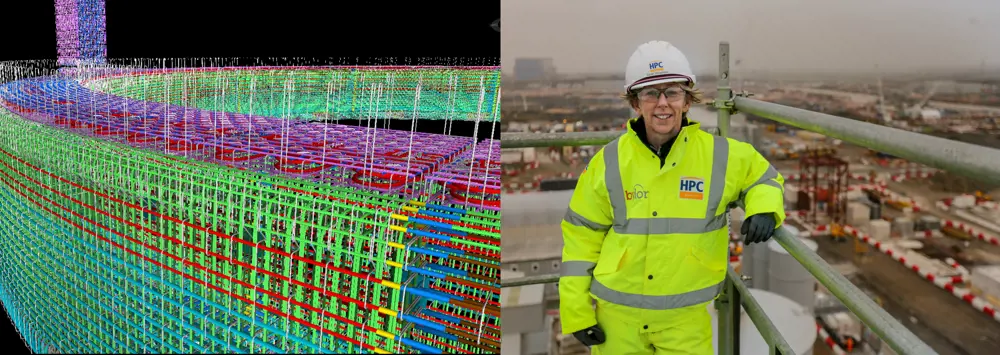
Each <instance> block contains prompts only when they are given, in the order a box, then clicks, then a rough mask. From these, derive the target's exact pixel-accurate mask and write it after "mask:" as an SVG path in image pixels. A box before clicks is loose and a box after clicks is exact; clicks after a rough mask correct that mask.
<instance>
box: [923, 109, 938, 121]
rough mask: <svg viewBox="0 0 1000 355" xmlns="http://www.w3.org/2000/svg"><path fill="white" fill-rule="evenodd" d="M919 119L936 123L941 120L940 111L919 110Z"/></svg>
mask: <svg viewBox="0 0 1000 355" xmlns="http://www.w3.org/2000/svg"><path fill="white" fill-rule="evenodd" d="M920 118H922V119H923V120H924V121H937V120H940V119H941V111H938V110H935V109H930V108H925V109H923V110H920Z"/></svg>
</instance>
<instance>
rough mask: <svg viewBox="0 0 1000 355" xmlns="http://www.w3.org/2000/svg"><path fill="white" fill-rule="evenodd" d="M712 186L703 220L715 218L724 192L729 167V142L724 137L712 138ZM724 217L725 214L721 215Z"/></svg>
mask: <svg viewBox="0 0 1000 355" xmlns="http://www.w3.org/2000/svg"><path fill="white" fill-rule="evenodd" d="M712 138H714V140H713V141H712V177H711V178H712V185H711V187H709V188H708V190H709V191H708V211H707V212H706V214H705V219H709V220H710V219H712V218H715V211H716V210H718V209H719V203H721V202H722V194H723V193H724V192H725V190H726V170H728V166H729V140H727V139H726V137H721V136H712ZM723 215H725V214H723Z"/></svg>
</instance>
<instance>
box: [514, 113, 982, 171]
mask: <svg viewBox="0 0 1000 355" xmlns="http://www.w3.org/2000/svg"><path fill="white" fill-rule="evenodd" d="M735 106H736V108H737V109H738V110H740V111H741V112H746V113H749V114H752V115H755V116H760V117H763V118H767V119H771V120H774V121H777V122H781V123H784V124H787V125H791V126H795V127H798V128H802V129H805V130H809V131H813V132H817V133H821V134H823V135H826V136H828V137H833V138H836V139H840V140H842V141H845V142H850V143H854V144H857V145H861V146H864V147H867V148H870V149H874V150H877V151H880V152H884V153H888V154H892V155H895V156H898V157H900V158H903V159H906V160H909V161H913V162H917V163H921V164H924V165H928V166H931V167H935V168H938V169H942V170H947V171H948V172H952V173H957V174H960V175H963V176H966V177H969V178H972V179H977V180H980V181H984V182H989V183H997V182H1000V160H997V159H995V158H996V157H997V156H1000V150H998V149H992V148H986V147H982V146H978V145H974V144H969V143H963V142H959V141H953V140H950V139H944V138H938V137H934V136H930V135H926V134H920V133H915V132H909V131H904V130H901V129H896V128H890V127H886V126H881V125H877V124H872V123H867V122H861V121H857V120H852V119H848V118H843V117H838V116H834V115H828V114H824V113H819V112H813V111H808V110H803V109H798V108H794V107H788V106H783V105H778V104H773V103H770V102H764V101H759V100H753V99H748V98H745V97H737V98H736V99H735ZM504 139H507V137H506V136H505V137H504ZM927 147H934V149H927Z"/></svg>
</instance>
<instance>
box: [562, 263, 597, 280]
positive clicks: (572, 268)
mask: <svg viewBox="0 0 1000 355" xmlns="http://www.w3.org/2000/svg"><path fill="white" fill-rule="evenodd" d="M595 267H597V263H592V262H589V261H563V262H562V265H559V268H560V269H561V271H560V272H559V277H566V276H594V268H595Z"/></svg>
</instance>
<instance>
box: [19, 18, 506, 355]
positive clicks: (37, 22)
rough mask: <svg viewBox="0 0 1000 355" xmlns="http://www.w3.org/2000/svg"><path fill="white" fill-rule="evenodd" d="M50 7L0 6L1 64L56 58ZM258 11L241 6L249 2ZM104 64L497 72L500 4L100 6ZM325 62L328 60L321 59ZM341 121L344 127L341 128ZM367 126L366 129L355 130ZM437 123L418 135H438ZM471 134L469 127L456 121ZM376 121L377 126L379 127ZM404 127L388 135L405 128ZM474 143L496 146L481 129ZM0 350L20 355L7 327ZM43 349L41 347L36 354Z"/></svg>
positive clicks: (458, 130)
mask: <svg viewBox="0 0 1000 355" xmlns="http://www.w3.org/2000/svg"><path fill="white" fill-rule="evenodd" d="M54 3H55V1H53V0H16V1H4V5H3V10H2V11H3V13H4V16H3V20H2V21H0V38H2V39H3V41H2V42H0V61H6V60H24V59H56V28H55V21H56V18H55V4H54ZM254 3H256V5H249V4H254ZM105 9H106V15H107V20H106V29H107V46H108V58H112V59H113V58H204V57H227V58H228V57H263V58H271V59H268V60H269V61H270V62H272V63H276V64H281V63H282V62H286V63H287V62H288V61H287V60H286V59H283V58H290V57H307V58H320V59H323V58H349V59H347V60H344V59H332V60H335V61H340V62H342V63H340V64H345V65H367V64H382V65H418V64H420V65H499V64H500V61H499V57H500V33H499V32H497V31H495V30H494V29H493V28H491V27H490V24H491V23H492V22H493V21H495V20H497V19H499V18H500V1H499V0H487V1H463V2H459V1H454V0H436V1H368V2H364V1H335V0H325V1H320V0H310V1H297V0H281V1H260V2H253V1H223V0H200V1H190V0H167V1H148V0H106V2H105ZM327 60H328V61H329V60H331V59H327ZM340 123H346V122H345V121H340ZM355 123H356V124H362V125H365V124H366V123H365V122H363V121H362V122H355ZM444 124H445V123H444V122H443V121H431V120H422V121H418V125H417V128H416V130H418V131H422V132H430V133H442V132H444V131H445V127H444ZM453 124H454V126H453V127H452V131H451V133H452V134H453V135H465V136H472V135H473V131H474V130H475V128H476V124H475V123H474V122H465V121H455V122H453ZM383 125H384V121H383V122H379V126H380V127H381V126H383ZM411 125H412V121H405V120H397V121H394V122H393V124H392V127H393V128H396V127H398V128H400V129H404V130H411ZM478 126H479V127H478V132H476V133H477V134H476V135H477V136H478V137H479V138H480V139H484V138H489V137H490V136H493V138H495V139H499V138H500V132H499V131H500V130H499V127H496V129H494V125H493V124H491V123H489V122H480V124H479V125H478ZM0 327H4V328H5V329H4V330H3V333H4V334H5V335H6V336H7V338H8V339H7V342H6V344H5V346H4V350H3V351H10V352H15V353H20V352H22V351H23V353H28V349H27V348H26V347H24V345H23V341H22V340H21V339H20V337H19V336H18V334H17V332H16V331H15V330H14V329H13V325H12V324H11V322H10V319H9V317H8V319H5V320H0ZM39 350H43V349H39Z"/></svg>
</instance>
